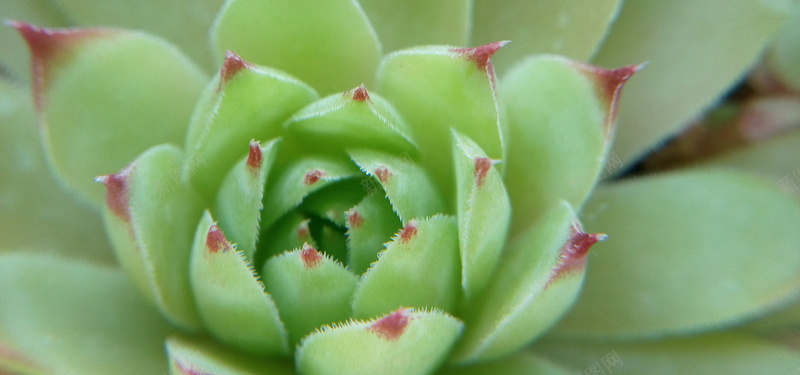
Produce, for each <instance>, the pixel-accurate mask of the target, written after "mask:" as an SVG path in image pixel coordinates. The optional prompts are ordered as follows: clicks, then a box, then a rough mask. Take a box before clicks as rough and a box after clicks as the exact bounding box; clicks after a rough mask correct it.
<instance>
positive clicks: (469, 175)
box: [453, 132, 511, 299]
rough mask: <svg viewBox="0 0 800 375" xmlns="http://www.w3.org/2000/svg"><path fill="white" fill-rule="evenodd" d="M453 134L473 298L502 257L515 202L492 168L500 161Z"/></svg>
mask: <svg viewBox="0 0 800 375" xmlns="http://www.w3.org/2000/svg"><path fill="white" fill-rule="evenodd" d="M453 138H454V139H455V146H454V147H453V157H454V158H455V165H456V179H457V185H456V193H457V194H458V197H457V206H458V239H459V249H460V254H461V287H462V288H463V289H464V294H465V295H466V297H467V299H469V298H471V297H473V296H475V295H476V294H478V293H480V291H481V290H483V288H484V287H485V286H486V283H487V282H488V281H489V277H490V276H491V275H492V272H493V271H494V269H495V266H496V265H497V261H498V260H499V259H500V253H501V252H502V250H503V248H504V247H505V244H506V236H507V235H508V226H509V221H510V220H511V205H510V203H509V200H508V193H506V188H505V186H503V178H502V177H501V176H500V173H499V172H498V171H497V168H492V166H493V165H494V164H496V163H497V161H495V160H492V159H489V158H488V157H487V156H486V154H485V153H484V152H483V150H481V149H480V147H478V145H477V144H475V142H473V141H472V140H471V139H469V138H467V137H464V136H462V135H460V134H458V133H456V132H454V134H453Z"/></svg>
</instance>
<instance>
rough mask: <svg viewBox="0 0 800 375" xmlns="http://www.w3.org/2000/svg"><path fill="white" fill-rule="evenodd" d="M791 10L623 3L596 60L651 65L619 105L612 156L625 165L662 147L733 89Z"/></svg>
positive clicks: (715, 0)
mask: <svg viewBox="0 0 800 375" xmlns="http://www.w3.org/2000/svg"><path fill="white" fill-rule="evenodd" d="M787 3H788V2H780V1H751V0H734V1H729V0H678V1H666V2H652V1H648V0H628V1H625V3H624V4H625V5H624V6H623V7H622V11H621V12H620V14H619V17H618V18H617V21H616V22H615V23H614V25H613V27H612V28H611V31H610V32H609V35H608V38H607V39H606V42H605V43H604V44H603V46H602V47H601V48H600V50H599V52H598V55H597V56H596V57H595V58H594V60H593V63H594V64H597V65H601V66H624V65H628V64H639V63H642V62H645V61H648V62H649V64H648V66H647V70H646V71H645V72H644V73H642V74H641V77H639V78H637V79H636V80H634V81H633V82H631V84H630V85H629V87H628V88H627V90H626V91H627V94H626V95H625V98H623V100H622V101H621V103H620V114H619V134H618V136H617V139H616V141H615V143H614V152H615V153H616V154H617V156H618V157H619V159H620V160H621V162H623V163H625V164H628V163H629V162H631V161H633V160H634V159H635V158H637V157H640V156H642V154H643V153H645V152H647V150H648V149H649V148H651V147H656V146H658V143H659V142H661V141H662V139H664V138H665V137H667V136H670V135H672V134H674V133H677V132H678V131H679V130H680V129H681V128H682V127H683V126H684V125H685V124H686V123H687V122H688V121H689V120H691V119H693V118H694V117H695V116H697V115H698V114H699V113H700V111H702V110H704V109H705V108H707V107H708V106H709V105H710V104H713V102H714V101H716V100H717V98H718V97H719V96H720V95H722V94H724V93H725V91H726V90H728V89H729V88H730V87H731V86H732V85H734V84H736V83H737V82H738V80H739V78H740V77H741V76H742V75H743V74H744V73H745V71H746V70H747V69H749V68H750V67H751V66H752V64H753V63H754V62H755V61H756V59H758V58H759V57H760V56H759V55H760V52H761V51H762V49H763V48H764V45H765V43H766V42H768V41H769V39H770V38H771V37H772V36H773V35H774V33H775V32H776V31H777V30H778V28H779V27H780V26H781V24H782V21H783V20H785V19H786V17H785V15H786V14H785V6H784V5H785V4H787ZM742 25H747V27H742ZM699 35H702V37H698V36H699ZM732 41H735V43H734V42H732Z"/></svg>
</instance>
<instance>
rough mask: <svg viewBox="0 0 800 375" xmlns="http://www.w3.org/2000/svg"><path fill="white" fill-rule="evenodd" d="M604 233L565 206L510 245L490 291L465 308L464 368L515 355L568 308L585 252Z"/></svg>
mask: <svg viewBox="0 0 800 375" xmlns="http://www.w3.org/2000/svg"><path fill="white" fill-rule="evenodd" d="M603 238H605V237H604V236H603V235H596V234H587V233H583V232H582V231H581V230H580V224H578V223H577V222H576V219H575V214H574V212H573V211H572V208H571V207H570V206H569V205H568V204H567V203H564V202H562V204H560V205H558V206H555V207H554V208H553V209H552V210H550V211H549V212H548V213H547V214H546V215H544V216H543V217H542V219H541V220H540V221H539V222H537V223H535V224H534V225H531V227H530V229H529V230H528V231H527V232H525V234H524V235H521V236H520V237H519V238H517V239H516V240H514V241H513V242H511V244H510V245H509V247H508V249H507V251H506V253H505V254H504V256H503V259H502V260H501V262H500V264H499V265H498V267H497V270H496V271H495V275H494V277H493V278H492V280H491V281H490V283H489V285H488V287H487V288H486V290H485V292H484V293H483V294H482V295H481V296H480V297H479V298H477V299H476V300H474V301H473V302H471V303H469V304H467V306H466V307H464V308H462V313H461V315H463V316H464V320H465V324H466V327H467V329H466V331H465V332H464V337H463V338H462V340H461V341H460V342H459V344H458V346H457V347H456V350H455V352H454V353H453V361H454V362H456V363H459V364H464V363H469V362H476V361H486V360H491V359H496V358H500V357H503V356H505V355H508V354H510V353H513V352H514V351H516V350H519V349H520V348H522V347H524V346H525V345H527V344H528V343H530V342H531V341H532V340H533V339H534V338H536V337H538V336H539V335H541V334H542V333H544V332H545V331H547V330H548V329H549V328H550V327H551V326H552V325H553V324H554V323H555V322H556V321H558V319H560V318H561V316H562V315H563V314H564V313H566V312H567V311H568V310H569V307H570V306H571V305H572V303H573V302H574V301H575V299H576V298H577V296H578V292H579V291H580V288H581V284H582V283H583V277H584V274H585V272H584V270H585V265H586V253H587V251H588V250H589V248H590V247H591V246H592V245H593V244H594V243H595V242H597V241H598V240H602V239H603Z"/></svg>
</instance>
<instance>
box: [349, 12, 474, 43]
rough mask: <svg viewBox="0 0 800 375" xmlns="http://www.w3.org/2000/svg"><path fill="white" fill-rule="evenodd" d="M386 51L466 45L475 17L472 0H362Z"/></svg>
mask: <svg viewBox="0 0 800 375" xmlns="http://www.w3.org/2000/svg"><path fill="white" fill-rule="evenodd" d="M358 3H359V4H361V6H362V7H363V8H364V12H365V13H366V14H367V16H369V19H370V21H372V24H373V25H374V26H375V31H377V32H378V36H379V37H380V41H381V43H382V44H383V50H384V52H387V53H388V52H392V51H396V50H399V49H402V48H410V47H414V46H423V45H430V44H449V45H457V46H460V45H464V44H465V43H467V41H468V40H469V31H470V30H469V29H470V24H471V21H472V15H473V12H472V1H470V0H440V1H427V0H413V1H393V0H359V2H358Z"/></svg>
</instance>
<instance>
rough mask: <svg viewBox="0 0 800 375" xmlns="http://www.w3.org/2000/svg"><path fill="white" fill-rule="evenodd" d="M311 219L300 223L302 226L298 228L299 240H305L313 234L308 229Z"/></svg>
mask: <svg viewBox="0 0 800 375" xmlns="http://www.w3.org/2000/svg"><path fill="white" fill-rule="evenodd" d="M309 221H310V220H309V219H305V220H303V221H301V222H300V225H298V226H297V238H298V239H301V240H302V239H305V238H308V236H309V235H310V234H311V231H310V229H309V228H308V222H309Z"/></svg>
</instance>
